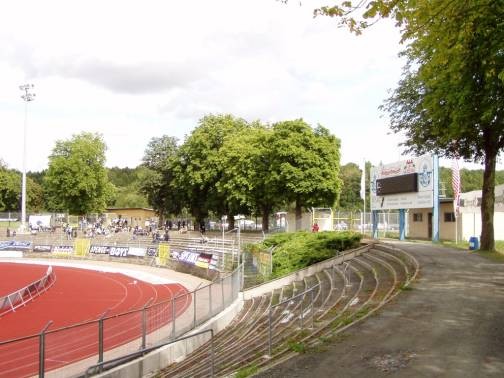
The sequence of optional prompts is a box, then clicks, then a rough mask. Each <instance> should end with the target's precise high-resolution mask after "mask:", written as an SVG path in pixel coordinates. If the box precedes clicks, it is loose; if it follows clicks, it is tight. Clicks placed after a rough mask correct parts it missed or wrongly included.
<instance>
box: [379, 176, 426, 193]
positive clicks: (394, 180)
mask: <svg viewBox="0 0 504 378" xmlns="http://www.w3.org/2000/svg"><path fill="white" fill-rule="evenodd" d="M411 192H418V173H408V174H405V175H400V176H394V177H387V178H382V179H377V180H376V195H378V196H384V195H386V194H397V193H411Z"/></svg>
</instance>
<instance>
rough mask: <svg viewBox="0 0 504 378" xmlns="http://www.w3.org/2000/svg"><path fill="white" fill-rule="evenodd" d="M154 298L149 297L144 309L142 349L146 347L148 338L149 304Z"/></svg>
mask: <svg viewBox="0 0 504 378" xmlns="http://www.w3.org/2000/svg"><path fill="white" fill-rule="evenodd" d="M153 300H154V298H151V299H149V300H148V301H147V303H146V304H145V305H144V306H143V309H142V349H145V345H146V339H147V306H149V305H150V303H151V302H152V301H153Z"/></svg>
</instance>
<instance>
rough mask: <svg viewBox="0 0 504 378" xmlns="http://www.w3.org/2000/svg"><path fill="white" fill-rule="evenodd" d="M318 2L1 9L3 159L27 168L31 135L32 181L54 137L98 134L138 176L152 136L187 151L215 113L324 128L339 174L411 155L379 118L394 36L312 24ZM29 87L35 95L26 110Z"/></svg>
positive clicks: (111, 160)
mask: <svg viewBox="0 0 504 378" xmlns="http://www.w3.org/2000/svg"><path fill="white" fill-rule="evenodd" d="M322 3H323V2H321V0H312V1H310V0H307V1H305V0H303V1H302V2H301V3H300V2H299V1H289V2H288V4H283V3H282V2H280V1H276V0H211V1H209V0H193V1H189V0H184V1H182V0H171V1H166V0H164V1H155V0H146V1H128V0H122V1H115V0H107V1H103V0H102V1H94V0H86V1H80V0H75V1H54V0H45V1H36V0H35V1H24V0H17V1H9V2H5V3H3V4H2V7H1V11H0V46H2V49H0V125H1V128H2V130H1V133H2V134H1V135H2V138H1V140H2V143H1V148H0V159H2V160H3V161H4V162H5V163H6V164H7V166H8V167H9V168H16V169H19V170H21V169H22V166H23V136H24V128H25V126H26V130H27V131H26V137H27V140H26V146H27V148H26V151H27V153H26V169H27V170H28V171H40V170H42V169H45V168H46V167H47V164H48V156H49V155H50V153H51V150H52V149H53V148H54V146H55V143H56V141H57V140H66V139H70V138H71V137H72V136H73V135H75V134H78V133H81V132H83V131H89V132H99V133H101V134H102V135H103V138H104V141H105V143H106V144H107V147H108V150H107V154H106V156H107V162H106V165H107V166H108V167H113V166H117V167H136V166H137V165H138V164H140V162H141V160H142V157H143V155H144V151H145V148H146V146H147V144H148V142H149V141H150V140H151V139H152V138H154V137H161V136H163V135H169V136H174V137H177V138H178V139H179V140H180V142H181V143H182V142H183V140H184V137H185V136H186V135H188V134H190V132H191V131H192V130H193V129H194V128H195V127H197V125H198V120H199V119H201V118H202V117H203V116H204V115H206V114H211V113H212V114H219V113H230V114H233V115H234V116H237V117H242V118H244V119H246V120H248V121H254V120H260V121H262V122H264V123H274V122H277V121H284V120H290V119H297V118H303V119H304V120H305V121H307V122H308V123H309V124H311V125H312V126H316V125H317V124H321V125H323V126H325V127H326V128H328V129H329V130H330V131H331V132H332V133H333V134H334V135H336V136H337V137H338V138H339V139H340V140H341V161H342V163H343V164H346V163H348V162H355V163H361V162H362V161H363V160H364V159H366V160H368V161H371V163H372V164H373V165H377V164H379V163H380V162H383V163H385V164H386V163H390V162H395V161H398V160H404V159H406V157H405V156H403V155H401V152H402V149H401V148H400V147H399V146H398V144H399V143H400V142H401V140H402V139H401V137H400V136H398V135H393V134H392V135H391V134H390V130H389V128H388V119H387V117H386V114H384V113H382V112H380V111H379V110H378V107H379V106H380V105H381V104H382V103H383V100H384V99H385V98H386V97H387V96H388V94H389V91H390V90H392V89H393V88H395V87H396V84H397V82H398V81H399V79H400V76H401V70H402V66H403V65H404V60H402V59H401V58H399V57H398V53H399V51H401V49H402V48H403V46H402V45H401V44H400V43H399V31H398V30H397V29H396V28H394V26H393V23H392V22H391V21H388V20H384V21H380V22H379V23H377V24H376V25H374V26H373V27H372V29H370V30H369V31H367V32H365V34H364V35H361V36H355V35H352V34H350V33H349V32H348V31H347V30H346V29H344V28H339V27H338V26H337V23H336V21H335V20H334V19H331V18H327V17H316V18H314V17H313V9H314V8H316V6H319V5H322ZM25 83H30V84H33V85H34V87H33V92H34V93H35V95H36V97H35V100H34V101H31V102H29V103H26V102H25V101H23V100H22V99H21V95H22V94H23V93H22V91H21V90H20V89H19V86H20V85H21V84H25ZM25 115H26V123H25ZM441 164H442V165H446V166H449V163H448V162H445V161H441ZM462 167H467V168H480V167H481V166H480V165H468V164H462ZM499 167H502V165H501V164H499Z"/></svg>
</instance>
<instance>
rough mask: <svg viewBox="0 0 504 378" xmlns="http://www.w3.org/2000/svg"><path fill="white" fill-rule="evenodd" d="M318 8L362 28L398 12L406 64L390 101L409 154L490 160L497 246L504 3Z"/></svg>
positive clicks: (397, 0) (486, 186)
mask: <svg viewBox="0 0 504 378" xmlns="http://www.w3.org/2000/svg"><path fill="white" fill-rule="evenodd" d="M315 13H316V14H323V15H328V16H334V17H338V20H339V22H340V23H341V24H344V25H347V26H348V27H349V28H350V30H352V31H354V32H356V33H360V32H361V31H362V30H363V29H365V28H366V27H368V26H370V25H372V24H373V23H374V22H376V21H377V20H378V19H380V18H381V17H393V18H394V19H395V20H396V21H397V25H398V26H400V27H401V30H402V41H403V42H406V43H407V47H406V49H405V50H404V51H403V55H404V56H406V57H407V59H408V63H407V65H406V67H405V68H404V76H403V79H402V80H401V81H400V83H399V86H398V88H397V89H396V90H395V91H394V93H393V94H392V96H391V97H390V98H389V99H388V100H387V101H386V103H385V106H384V109H385V110H386V111H387V112H388V113H389V114H390V117H391V124H392V125H391V128H392V130H393V131H394V132H401V133H405V134H406V138H407V139H406V142H405V143H404V145H405V147H406V150H407V152H415V153H417V154H421V153H425V152H434V153H438V154H439V155H441V156H446V157H462V158H464V159H466V160H468V161H482V162H483V163H484V174H483V187H482V192H483V193H482V204H481V221H482V222H481V223H482V230H481V249H483V250H494V249H495V240H494V229H493V215H494V202H495V193H494V189H495V166H496V160H497V156H498V154H499V152H500V151H501V150H502V149H503V148H504V107H503V106H502V103H503V98H504V53H503V46H504V27H503V26H504V24H503V19H504V3H503V2H502V1H495V0H466V1H455V0H447V1H427V0H422V1H413V0H364V1H359V2H357V3H355V2H352V1H343V2H337V3H336V4H334V5H331V6H326V7H322V8H320V9H318V10H316V11H315Z"/></svg>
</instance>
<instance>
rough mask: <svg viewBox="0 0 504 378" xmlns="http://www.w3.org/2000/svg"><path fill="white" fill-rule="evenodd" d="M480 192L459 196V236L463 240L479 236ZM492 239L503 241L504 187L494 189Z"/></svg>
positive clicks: (475, 191) (499, 186)
mask: <svg viewBox="0 0 504 378" xmlns="http://www.w3.org/2000/svg"><path fill="white" fill-rule="evenodd" d="M481 193H482V191H481V190H474V191H472V192H467V193H462V194H461V195H460V216H459V228H458V231H459V235H460V237H461V238H462V239H463V240H469V238H470V237H471V236H477V237H480V235H481V196H482V194H481ZM494 237H495V240H504V185H497V186H496V187H495V206H494Z"/></svg>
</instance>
